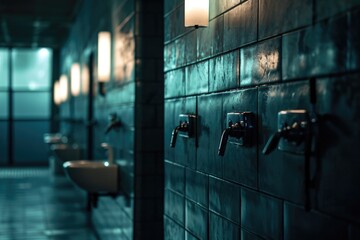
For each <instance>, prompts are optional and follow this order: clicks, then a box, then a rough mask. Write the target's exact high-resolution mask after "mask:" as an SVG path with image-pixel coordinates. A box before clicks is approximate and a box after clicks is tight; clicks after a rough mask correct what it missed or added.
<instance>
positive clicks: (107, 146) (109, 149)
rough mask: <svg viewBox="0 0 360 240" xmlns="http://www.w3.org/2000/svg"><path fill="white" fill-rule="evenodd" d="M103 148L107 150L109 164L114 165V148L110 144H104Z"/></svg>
mask: <svg viewBox="0 0 360 240" xmlns="http://www.w3.org/2000/svg"><path fill="white" fill-rule="evenodd" d="M101 147H102V148H104V149H106V150H107V153H108V154H107V155H108V163H109V164H111V163H114V149H113V147H112V146H111V145H110V144H108V143H102V144H101Z"/></svg>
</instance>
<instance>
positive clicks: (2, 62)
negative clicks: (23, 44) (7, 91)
mask: <svg viewBox="0 0 360 240" xmlns="http://www.w3.org/2000/svg"><path fill="white" fill-rule="evenodd" d="M8 86H9V50H7V49H5V48H0V88H7V87H8Z"/></svg>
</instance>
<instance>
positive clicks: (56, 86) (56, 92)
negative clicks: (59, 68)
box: [53, 81, 61, 106]
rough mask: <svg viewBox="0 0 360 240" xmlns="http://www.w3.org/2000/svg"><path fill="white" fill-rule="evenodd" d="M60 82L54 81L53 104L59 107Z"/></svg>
mask: <svg viewBox="0 0 360 240" xmlns="http://www.w3.org/2000/svg"><path fill="white" fill-rule="evenodd" d="M60 90H61V89H60V82H59V81H56V82H55V84H54V93H53V94H54V103H55V104H56V105H57V106H59V105H60V104H61V91H60Z"/></svg>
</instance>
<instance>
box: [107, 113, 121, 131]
mask: <svg viewBox="0 0 360 240" xmlns="http://www.w3.org/2000/svg"><path fill="white" fill-rule="evenodd" d="M108 121H109V124H108V126H107V127H106V130H105V134H108V133H109V132H110V131H111V130H113V129H117V128H120V127H121V126H122V123H121V121H120V120H119V119H118V117H117V114H116V113H111V114H109V117H108Z"/></svg>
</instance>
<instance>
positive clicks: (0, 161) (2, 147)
mask: <svg viewBox="0 0 360 240" xmlns="http://www.w3.org/2000/svg"><path fill="white" fill-rule="evenodd" d="M7 137H8V122H6V121H4V122H0V165H5V164H6V163H7V162H8V141H7Z"/></svg>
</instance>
